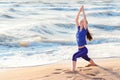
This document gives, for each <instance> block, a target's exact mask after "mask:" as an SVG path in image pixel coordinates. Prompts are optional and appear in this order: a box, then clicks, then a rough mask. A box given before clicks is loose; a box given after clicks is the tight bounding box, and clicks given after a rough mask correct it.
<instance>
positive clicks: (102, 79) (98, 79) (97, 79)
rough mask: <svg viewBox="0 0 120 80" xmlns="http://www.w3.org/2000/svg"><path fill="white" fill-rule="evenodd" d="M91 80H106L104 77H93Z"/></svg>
mask: <svg viewBox="0 0 120 80" xmlns="http://www.w3.org/2000/svg"><path fill="white" fill-rule="evenodd" d="M92 80H106V79H104V78H93V79H92Z"/></svg>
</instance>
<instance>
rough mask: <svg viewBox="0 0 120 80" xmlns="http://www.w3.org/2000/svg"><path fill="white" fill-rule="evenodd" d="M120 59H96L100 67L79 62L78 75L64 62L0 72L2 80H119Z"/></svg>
mask: <svg viewBox="0 0 120 80" xmlns="http://www.w3.org/2000/svg"><path fill="white" fill-rule="evenodd" d="M119 61H120V58H109V59H108V58H107V59H99V60H98V59H95V62H96V63H97V65H98V66H91V67H84V66H85V65H87V64H88V62H86V61H84V60H78V62H77V69H76V70H77V73H71V61H70V60H64V61H60V62H57V63H53V64H48V65H42V66H31V67H22V68H11V69H6V70H0V79H1V80H60V79H61V80H119V79H120V67H119V66H120V63H119Z"/></svg>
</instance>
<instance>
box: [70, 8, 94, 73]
mask: <svg viewBox="0 0 120 80" xmlns="http://www.w3.org/2000/svg"><path fill="white" fill-rule="evenodd" d="M81 12H82V13H83V19H82V20H80V22H79V16H80V13H81ZM75 22H76V26H77V28H78V31H77V34H76V38H77V44H78V51H77V52H76V53H75V54H74V55H73V57H72V61H73V63H72V64H73V71H75V69H76V61H77V58H79V57H82V58H83V59H85V60H86V61H89V62H90V64H88V65H87V66H96V64H95V63H94V61H93V60H92V59H91V58H89V57H88V55H87V53H88V49H87V48H86V47H85V45H86V44H87V43H86V38H87V39H88V40H92V36H91V34H90V33H89V30H88V22H87V19H86V15H85V11H84V6H82V7H81V8H80V10H79V12H78V14H77V16H76V18H75Z"/></svg>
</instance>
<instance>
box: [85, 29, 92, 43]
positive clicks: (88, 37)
mask: <svg viewBox="0 0 120 80" xmlns="http://www.w3.org/2000/svg"><path fill="white" fill-rule="evenodd" d="M86 35H87V39H88V40H89V41H91V40H92V39H93V37H92V35H91V33H90V32H89V30H87V34H86Z"/></svg>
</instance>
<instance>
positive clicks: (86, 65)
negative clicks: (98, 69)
mask: <svg viewBox="0 0 120 80" xmlns="http://www.w3.org/2000/svg"><path fill="white" fill-rule="evenodd" d="M90 66H97V64H88V65H86V66H85V67H90Z"/></svg>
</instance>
